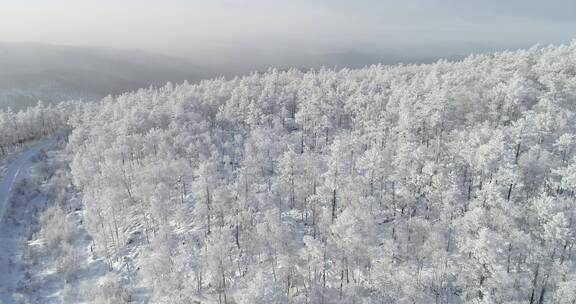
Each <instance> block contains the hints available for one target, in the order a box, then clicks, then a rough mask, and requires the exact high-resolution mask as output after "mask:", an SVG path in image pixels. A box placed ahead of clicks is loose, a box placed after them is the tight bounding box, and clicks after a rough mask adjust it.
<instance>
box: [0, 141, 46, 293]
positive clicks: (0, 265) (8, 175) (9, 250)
mask: <svg viewBox="0 0 576 304" xmlns="http://www.w3.org/2000/svg"><path fill="white" fill-rule="evenodd" d="M54 142H55V141H54V140H52V139H46V140H42V141H39V142H37V143H36V144H35V145H33V146H32V147H30V148H29V149H28V150H26V151H24V152H22V153H20V155H19V156H18V157H16V158H15V159H14V160H13V161H12V162H11V164H10V165H9V166H8V167H7V168H6V170H5V171H4V175H3V177H2V181H0V242H1V243H2V250H1V251H0V269H1V270H2V271H1V272H0V301H1V303H5V304H8V303H14V299H13V297H12V295H13V293H14V290H15V288H16V283H17V281H18V275H19V272H18V267H17V266H16V265H15V264H14V260H15V258H16V253H17V252H18V247H20V244H19V241H20V239H19V237H20V234H21V232H22V229H23V228H22V227H19V226H12V225H10V224H12V223H9V224H6V223H5V221H6V220H5V219H4V218H5V213H6V210H7V209H8V205H9V202H10V199H11V198H12V194H13V190H14V185H15V184H16V183H17V181H18V180H19V179H21V178H22V177H23V176H25V175H26V174H28V169H29V168H30V166H31V159H32V157H33V156H34V155H36V154H38V153H39V152H40V150H41V149H43V148H47V147H49V146H50V145H53V144H54ZM36 202H37V201H36ZM31 203H35V202H31ZM24 229H25V228H24Z"/></svg>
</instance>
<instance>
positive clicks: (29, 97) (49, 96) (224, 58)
mask: <svg viewBox="0 0 576 304" xmlns="http://www.w3.org/2000/svg"><path fill="white" fill-rule="evenodd" d="M517 47H525V46H512V45H498V44H495V43H486V44H482V43H480V44H472V43H460V44H453V43H440V44H434V45H425V44H422V45H411V46H410V47H405V48H402V47H389V48H387V49H374V50H368V49H366V48H359V49H345V50H336V51H332V52H322V51H316V52H307V51H306V50H295V51H285V52H277V53H266V52H248V51H236V52H231V51H226V50H223V51H222V52H220V53H216V52H215V53H213V54H211V55H205V56H196V57H194V56H191V55H190V56H188V57H187V56H186V55H185V54H181V55H179V56H168V55H162V54H156V53H151V52H145V51H140V50H132V49H111V48H96V47H78V46H58V45H48V44H38V43H0V108H7V107H11V108H12V109H15V110H18V109H23V108H26V107H28V106H30V105H33V104H36V103H37V102H38V100H42V101H44V102H47V103H51V102H58V101H62V100H77V99H78V100H80V99H81V100H99V99H101V98H102V97H104V96H106V95H110V94H111V95H117V94H121V93H124V92H128V91H133V90H136V89H139V88H145V87H149V86H161V85H164V84H165V83H166V82H168V81H171V82H175V83H181V82H183V81H185V80H186V81H188V82H190V83H195V82H198V81H200V80H202V79H209V78H214V77H219V76H225V77H229V78H230V77H233V76H236V75H244V74H247V73H251V72H255V71H266V70H268V68H269V67H276V68H278V69H282V70H286V69H290V68H297V69H300V70H303V71H304V70H308V69H319V68H321V67H328V68H332V69H337V70H338V69H341V68H361V67H365V66H369V65H372V64H398V63H431V62H434V61H437V60H438V59H453V60H454V59H461V58H463V57H465V56H466V55H468V54H470V53H472V52H477V53H484V52H493V51H495V50H502V49H506V48H508V49H515V48H517Z"/></svg>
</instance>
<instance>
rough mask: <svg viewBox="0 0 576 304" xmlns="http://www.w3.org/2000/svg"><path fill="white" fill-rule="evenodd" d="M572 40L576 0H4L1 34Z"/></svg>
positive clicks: (140, 42) (335, 46) (186, 43)
mask: <svg viewBox="0 0 576 304" xmlns="http://www.w3.org/2000/svg"><path fill="white" fill-rule="evenodd" d="M575 37H576V0H481V1H472V0H469V1H467V0H401V1H392V0H380V1H377V0H349V1H345V0H283V1H276V0H162V1H160V0H158V1H152V0H0V41H20V42H22V41H25V42H43V43H53V44H66V45H85V46H105V47H116V48H136V49H142V50H147V51H155V52H161V53H166V54H173V55H179V56H191V57H193V56H198V55H206V54H211V55H216V54H227V53H232V52H238V53H254V54H262V55H263V56H265V55H266V54H274V53H287V52H292V51H298V52H318V53H321V52H339V51H350V50H354V51H366V50H368V51H371V52H378V51H380V50H386V49H388V48H395V49H407V50H416V51H418V49H419V48H422V47H423V46H424V45H427V44H434V45H438V44H446V45H447V46H450V45H457V44H458V43H481V44H485V45H490V44H494V45H498V46H502V45H503V46H506V45H533V44H535V43H541V44H549V43H563V42H564V43H566V42H569V41H571V40H572V39H573V38H575ZM448 48H449V47H448ZM420 51H423V50H420ZM447 51H450V50H449V49H448V50H447Z"/></svg>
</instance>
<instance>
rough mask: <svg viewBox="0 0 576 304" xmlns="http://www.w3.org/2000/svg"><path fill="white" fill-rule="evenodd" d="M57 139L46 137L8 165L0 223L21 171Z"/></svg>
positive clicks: (1, 184)
mask: <svg viewBox="0 0 576 304" xmlns="http://www.w3.org/2000/svg"><path fill="white" fill-rule="evenodd" d="M55 142H56V141H55V140H54V139H44V140H41V141H39V142H37V143H36V144H34V145H33V146H32V147H30V148H29V149H28V150H26V151H24V152H22V153H21V154H20V155H19V156H18V157H17V158H16V159H15V160H14V161H12V163H11V164H10V165H9V166H8V168H7V170H6V171H5V174H4V176H3V177H2V181H0V225H1V224H2V221H3V219H4V213H5V212H6V209H7V207H8V201H9V200H10V195H11V191H12V188H13V187H14V184H16V181H18V178H19V177H20V175H21V174H20V172H24V171H26V169H28V167H30V159H31V158H32V156H34V155H36V154H38V152H40V150H42V149H43V148H47V147H49V146H50V145H52V144H54V143H55Z"/></svg>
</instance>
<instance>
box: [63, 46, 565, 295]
mask: <svg viewBox="0 0 576 304" xmlns="http://www.w3.org/2000/svg"><path fill="white" fill-rule="evenodd" d="M575 100H576V44H572V45H568V46H558V47H547V48H543V49H537V48H534V49H530V50H521V51H516V52H504V53H495V54H491V55H477V56H471V57H469V58H466V59H464V60H462V61H455V62H448V61H439V62H437V63H434V64H428V65H406V66H372V67H369V68H364V69H357V70H349V69H344V70H340V71H332V70H320V71H310V72H306V73H304V72H301V71H298V70H289V71H285V72H278V71H275V70H270V71H268V72H267V73H261V74H253V75H249V76H245V77H242V78H235V79H233V80H230V81H225V80H223V79H215V80H210V81H203V82H201V83H200V84H198V85H188V84H185V85H178V86H174V85H171V84H169V85H166V86H165V87H162V88H159V89H142V90H138V91H136V92H132V93H126V94H123V95H120V96H117V97H111V98H107V99H105V100H102V101H101V102H99V103H94V104H87V105H85V106H84V107H83V109H82V110H81V111H78V114H76V115H73V117H72V119H71V121H70V122H71V127H72V129H73V130H72V133H71V135H70V137H69V143H68V147H67V150H68V152H69V153H70V156H71V160H72V162H71V164H70V167H71V172H72V176H73V179H74V183H75V185H76V186H77V187H78V189H79V190H80V191H82V197H83V207H82V208H83V215H84V219H85V221H84V223H83V225H84V226H85V227H86V229H87V230H88V232H89V233H90V235H91V236H92V237H93V238H94V245H95V247H94V252H93V253H94V256H95V258H96V259H99V260H101V261H103V262H105V263H106V264H107V265H108V266H109V268H110V273H109V274H108V275H106V276H105V278H103V280H102V282H101V283H100V285H98V286H99V287H98V288H100V289H98V290H102V291H104V292H100V293H99V294H98V297H97V299H98V301H105V299H106V297H109V298H108V301H110V302H114V303H120V302H123V301H124V302H128V301H130V300H133V299H137V298H138V299H140V298H141V297H146V298H147V301H149V302H151V303H194V302H202V303H562V304H564V303H566V304H567V303H573V302H574V300H576V294H575V293H574V291H575V290H576V271H575V269H576V268H575V265H574V263H575V262H576V257H575V255H574V252H573V251H574V249H573V247H574V242H575V240H576V223H575V221H576V207H575V206H576V205H575V204H574V193H575V192H574V190H576V182H575V181H576V158H575V154H574V152H575V144H576V142H575V139H576V125H575V124H574V123H573V122H574V118H575V115H574V113H575V110H576V104H575V103H574V101H575ZM94 289H95V287H94V284H89V285H87V286H86V289H85V290H81V291H80V293H81V294H85V295H87V296H86V299H87V301H93V302H95V301H96V300H90V299H95V298H91V297H90V296H89V295H90V294H91V293H92V292H93V290H94ZM141 301H144V300H141Z"/></svg>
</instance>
